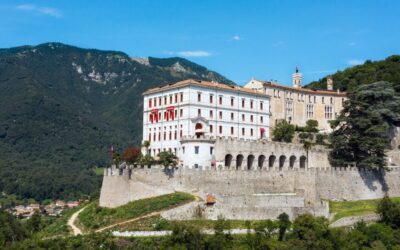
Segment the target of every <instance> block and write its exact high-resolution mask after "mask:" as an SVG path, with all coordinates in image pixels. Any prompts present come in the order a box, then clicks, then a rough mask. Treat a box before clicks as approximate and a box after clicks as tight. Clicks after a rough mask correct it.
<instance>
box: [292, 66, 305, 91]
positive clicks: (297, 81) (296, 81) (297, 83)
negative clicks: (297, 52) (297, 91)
mask: <svg viewBox="0 0 400 250" xmlns="http://www.w3.org/2000/svg"><path fill="white" fill-rule="evenodd" d="M302 79H303V74H302V73H300V72H299V67H298V66H297V65H296V72H295V73H293V75H292V82H293V87H294V88H301V81H302Z"/></svg>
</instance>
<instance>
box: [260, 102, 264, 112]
mask: <svg viewBox="0 0 400 250" xmlns="http://www.w3.org/2000/svg"><path fill="white" fill-rule="evenodd" d="M263 109H264V103H263V102H260V110H263Z"/></svg>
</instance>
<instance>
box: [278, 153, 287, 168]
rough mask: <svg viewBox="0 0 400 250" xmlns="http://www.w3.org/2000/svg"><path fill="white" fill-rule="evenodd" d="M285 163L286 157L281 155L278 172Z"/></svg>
mask: <svg viewBox="0 0 400 250" xmlns="http://www.w3.org/2000/svg"><path fill="white" fill-rule="evenodd" d="M285 163H286V156H284V155H281V156H280V157H279V170H282V169H283V167H284V166H285Z"/></svg>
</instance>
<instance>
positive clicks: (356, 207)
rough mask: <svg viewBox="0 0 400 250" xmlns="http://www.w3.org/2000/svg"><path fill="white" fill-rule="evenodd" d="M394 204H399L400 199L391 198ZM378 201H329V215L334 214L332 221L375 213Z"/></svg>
mask: <svg viewBox="0 0 400 250" xmlns="http://www.w3.org/2000/svg"><path fill="white" fill-rule="evenodd" d="M391 199H392V200H393V201H394V202H396V203H400V197H394V198H391ZM379 201H380V199H376V200H360V201H329V211H330V213H336V214H335V217H334V221H336V220H338V219H340V218H343V217H348V216H358V215H365V214H371V213H375V211H376V207H377V205H378V202H379Z"/></svg>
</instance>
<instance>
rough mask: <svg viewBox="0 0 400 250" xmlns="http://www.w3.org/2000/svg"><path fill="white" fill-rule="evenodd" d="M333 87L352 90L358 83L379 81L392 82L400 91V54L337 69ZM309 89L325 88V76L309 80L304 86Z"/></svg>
mask: <svg viewBox="0 0 400 250" xmlns="http://www.w3.org/2000/svg"><path fill="white" fill-rule="evenodd" d="M332 77H333V85H334V89H340V90H342V91H348V90H350V91H351V90H354V89H355V87H357V86H358V85H360V84H369V83H374V82H379V81H387V82H391V83H394V84H395V86H396V87H397V91H398V92H399V91H400V55H393V56H390V57H388V58H386V59H385V60H381V61H370V60H367V61H366V62H365V63H364V64H362V65H358V66H354V67H351V68H347V69H345V70H343V71H338V72H336V73H335V74H333V75H332ZM306 87H307V88H311V89H326V77H324V78H322V79H320V80H318V81H314V82H311V83H310V84H308V85H307V86H306Z"/></svg>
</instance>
